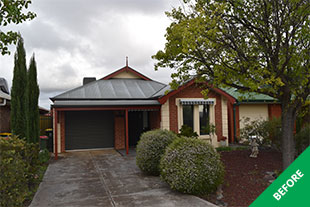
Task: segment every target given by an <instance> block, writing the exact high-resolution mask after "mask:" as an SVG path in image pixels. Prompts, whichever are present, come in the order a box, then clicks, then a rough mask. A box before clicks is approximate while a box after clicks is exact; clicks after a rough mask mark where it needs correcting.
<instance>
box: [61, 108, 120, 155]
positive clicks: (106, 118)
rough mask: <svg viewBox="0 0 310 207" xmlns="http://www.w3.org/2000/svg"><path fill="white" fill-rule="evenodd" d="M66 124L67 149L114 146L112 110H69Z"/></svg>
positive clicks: (66, 113)
mask: <svg viewBox="0 0 310 207" xmlns="http://www.w3.org/2000/svg"><path fill="white" fill-rule="evenodd" d="M65 126H66V127H65V137H66V140H65V150H76V149H96V148H113V147H114V117H113V112H112V111H67V112H65Z"/></svg>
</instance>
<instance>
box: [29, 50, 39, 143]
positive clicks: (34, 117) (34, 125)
mask: <svg viewBox="0 0 310 207" xmlns="http://www.w3.org/2000/svg"><path fill="white" fill-rule="evenodd" d="M39 93H40V90H39V86H38V82H37V66H36V61H35V58H34V55H33V56H32V58H31V59H30V66H29V70H28V74H27V87H26V122H27V134H26V137H27V142H30V143H37V142H38V141H39V130H40V126H39V124H40V123H39V107H38V99H39Z"/></svg>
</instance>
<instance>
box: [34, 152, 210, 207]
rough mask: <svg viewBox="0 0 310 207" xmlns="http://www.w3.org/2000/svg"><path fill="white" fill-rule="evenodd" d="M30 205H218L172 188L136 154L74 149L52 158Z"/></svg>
mask: <svg viewBox="0 0 310 207" xmlns="http://www.w3.org/2000/svg"><path fill="white" fill-rule="evenodd" d="M30 206H31V207H47V206H55V207H56V206H62V207H63V206H66V207H70V206H77V207H78V206H89V207H90V206H104V207H110V206H111V207H114V206H126V207H127V206H128V207H131V206H143V207H146V206H164V207H170V206H171V207H173V206H177V207H182V206H184V207H190V206H205V207H215V205H213V204H211V203H209V202H206V201H204V200H202V199H200V198H198V197H195V196H190V195H184V194H180V193H177V192H173V191H171V190H170V189H169V187H168V186H167V185H166V184H165V183H164V182H162V181H161V180H160V179H159V177H156V176H146V175H144V174H142V173H141V171H140V170H139V169H138V167H137V166H136V164H135V157H134V156H132V155H131V156H130V155H129V156H121V155H120V154H119V153H118V152H116V151H114V150H102V151H87V152H71V153H66V154H65V156H64V157H61V158H60V159H59V160H58V161H53V162H52V163H51V164H50V165H49V167H48V169H47V171H46V173H45V175H44V178H43V181H42V183H41V184H40V186H39V189H38V192H37V193H36V195H35V197H34V199H33V201H32V203H31V205H30Z"/></svg>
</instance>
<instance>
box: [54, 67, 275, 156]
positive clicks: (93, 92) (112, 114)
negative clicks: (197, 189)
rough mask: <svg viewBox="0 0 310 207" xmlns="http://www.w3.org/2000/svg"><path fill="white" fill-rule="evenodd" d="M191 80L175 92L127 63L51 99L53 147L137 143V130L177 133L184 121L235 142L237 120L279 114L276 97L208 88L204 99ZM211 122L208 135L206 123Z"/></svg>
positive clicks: (216, 139) (213, 137)
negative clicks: (212, 129) (242, 95)
mask: <svg viewBox="0 0 310 207" xmlns="http://www.w3.org/2000/svg"><path fill="white" fill-rule="evenodd" d="M201 90H202V88H201V87H200V86H199V85H197V83H196V82H195V80H191V81H188V82H187V83H185V84H184V85H182V86H180V87H179V88H178V89H177V90H171V89H170V87H169V86H168V85H166V84H163V83H159V82H157V81H154V80H152V79H150V78H148V77H146V76H144V75H143V74H141V73H139V72H137V71H136V70H134V69H132V68H130V67H129V66H128V65H126V66H125V67H123V68H121V69H119V70H117V71H115V72H113V73H111V74H109V75H107V76H105V77H103V78H101V79H99V80H96V79H95V78H84V80H83V85H82V86H80V87H77V88H75V89H72V90H70V91H67V92H65V93H62V94H60V95H58V96H55V97H53V98H51V100H52V101H53V105H52V109H53V123H54V124H53V125H54V146H55V149H54V151H55V152H56V153H55V154H56V156H57V154H58V153H62V152H65V151H67V150H78V149H94V148H115V149H126V150H127V152H128V148H129V147H130V146H135V145H136V144H137V141H138V140H139V137H140V134H141V133H142V132H144V131H147V130H150V129H156V128H162V129H168V130H172V131H174V132H176V133H178V132H179V130H180V129H181V127H182V125H188V126H190V127H192V129H193V130H194V131H195V132H197V134H198V135H199V137H200V138H201V139H206V140H208V141H209V142H211V143H212V145H214V146H219V145H220V144H225V145H228V143H230V142H234V141H235V139H236V137H237V136H238V131H239V129H240V125H242V123H240V119H241V117H243V116H249V117H251V118H253V119H255V118H258V117H260V118H264V119H268V118H269V117H272V116H279V115H280V114H281V107H280V105H279V104H278V103H276V102H275V101H274V99H272V98H270V97H267V96H263V95H257V94H254V95H253V94H252V96H249V97H251V98H248V99H246V101H238V97H237V95H238V94H237V92H236V91H234V90H231V89H230V90H223V89H218V88H212V89H211V90H210V93H209V95H208V99H204V98H203V95H202V94H201ZM211 125H213V126H215V133H210V132H209V131H208V130H207V126H211Z"/></svg>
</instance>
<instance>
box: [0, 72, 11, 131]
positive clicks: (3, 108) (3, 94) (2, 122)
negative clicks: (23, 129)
mask: <svg viewBox="0 0 310 207" xmlns="http://www.w3.org/2000/svg"><path fill="white" fill-rule="evenodd" d="M10 102H11V96H10V93H9V88H8V84H7V82H6V80H5V79H4V78H0V133H7V132H10V131H11V128H10Z"/></svg>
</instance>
